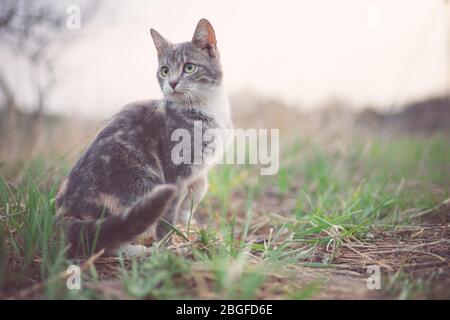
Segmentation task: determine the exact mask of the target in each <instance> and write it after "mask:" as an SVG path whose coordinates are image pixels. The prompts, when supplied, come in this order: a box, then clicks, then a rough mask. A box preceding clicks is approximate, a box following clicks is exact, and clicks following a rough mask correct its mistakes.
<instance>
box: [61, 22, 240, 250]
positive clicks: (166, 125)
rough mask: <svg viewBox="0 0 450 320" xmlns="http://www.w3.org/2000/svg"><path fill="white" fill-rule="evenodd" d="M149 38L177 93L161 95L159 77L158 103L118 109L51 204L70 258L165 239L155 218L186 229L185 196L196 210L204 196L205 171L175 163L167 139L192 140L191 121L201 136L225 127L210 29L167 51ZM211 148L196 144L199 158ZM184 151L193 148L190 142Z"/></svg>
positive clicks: (158, 39)
mask: <svg viewBox="0 0 450 320" xmlns="http://www.w3.org/2000/svg"><path fill="white" fill-rule="evenodd" d="M152 37H153V39H154V42H155V46H156V48H157V51H158V60H159V64H160V66H163V65H167V66H170V68H171V70H172V74H171V77H178V88H179V92H178V91H177V89H175V90H168V89H167V86H169V81H170V77H167V78H165V79H163V78H162V77H160V76H159V75H158V81H159V83H160V85H161V89H162V91H163V93H164V99H163V100H149V101H141V102H135V103H131V104H129V105H127V106H125V107H124V108H123V109H122V111H120V112H119V113H118V114H116V115H115V116H113V117H112V119H111V120H110V121H109V122H108V123H107V124H106V125H105V127H104V128H103V129H102V130H101V131H100V132H99V133H98V134H97V136H96V137H95V138H94V140H93V141H92V142H91V144H90V145H89V147H88V148H87V150H86V151H85V152H84V154H83V155H82V156H81V157H80V158H79V159H78V161H77V162H76V164H75V166H74V167H73V169H72V170H71V172H70V174H69V176H68V177H67V179H66V181H65V182H64V183H63V185H62V186H61V189H60V191H59V193H58V197H57V206H58V212H59V215H60V216H59V219H60V221H61V223H63V225H64V228H65V232H66V239H67V241H68V243H70V245H71V253H72V254H73V255H78V254H82V253H83V248H84V249H87V250H92V249H95V250H99V249H108V250H110V249H117V248H119V247H121V246H122V245H124V244H126V243H129V242H131V241H133V240H134V239H135V238H136V237H138V236H140V235H142V234H143V233H145V232H146V231H148V230H150V229H152V227H154V226H157V228H156V232H157V235H158V236H160V237H161V236H163V235H164V234H165V233H166V232H167V230H165V229H164V227H163V226H162V225H160V224H157V225H156V223H157V222H158V220H159V219H160V218H161V217H164V219H165V220H167V221H168V222H170V223H172V224H177V223H178V222H179V221H182V222H185V221H186V214H187V211H188V209H187V208H188V204H189V207H190V202H191V197H189V196H188V190H192V192H193V195H194V202H195V204H197V203H198V202H199V201H200V200H201V198H202V197H203V195H204V194H205V192H206V188H207V179H206V174H207V171H208V169H209V167H208V165H206V164H203V163H195V164H189V163H182V164H175V163H174V162H173V161H172V160H171V151H172V149H173V148H174V146H175V145H176V144H177V143H178V142H177V141H171V134H172V132H173V131H174V130H176V129H180V128H181V129H186V130H187V131H188V132H190V133H191V137H192V139H193V137H194V122H197V121H200V122H201V123H202V130H203V131H205V130H208V129H225V128H226V127H229V126H230V125H231V122H230V115H229V108H228V103H227V100H226V97H225V96H224V94H223V89H222V69H221V66H220V61H219V54H218V50H217V46H216V40H215V35H214V30H213V29H212V27H211V25H210V24H209V22H207V21H206V20H204V19H202V20H201V21H200V22H199V24H198V26H197V29H196V31H195V33H194V38H193V40H192V41H191V42H186V43H181V44H175V45H174V44H171V43H170V42H169V41H168V40H166V39H165V38H163V37H162V36H161V35H159V33H157V32H156V31H154V30H152ZM187 62H190V63H195V64H196V65H197V66H198V67H197V70H196V72H195V73H193V74H189V75H187V74H183V73H182V72H181V73H180V72H179V73H178V74H177V72H178V71H179V70H178V69H180V70H181V69H182V68H183V66H184V65H185V64H186V63H187ZM177 68H178V69H177ZM176 70H178V71H176ZM213 143H214V141H210V142H208V143H203V144H202V145H201V148H202V150H200V152H201V154H205V152H206V150H207V149H208V150H210V147H211V144H213ZM191 146H192V148H195V146H196V144H195V143H193V141H192V143H191ZM196 153H197V152H195V151H194V149H192V150H191V154H192V155H194V154H196ZM94 246H95V248H93V247H94ZM84 253H85V252H84Z"/></svg>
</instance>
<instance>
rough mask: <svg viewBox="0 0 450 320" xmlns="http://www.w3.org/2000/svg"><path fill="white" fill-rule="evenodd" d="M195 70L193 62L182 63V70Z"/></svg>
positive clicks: (189, 71) (190, 71)
mask: <svg viewBox="0 0 450 320" xmlns="http://www.w3.org/2000/svg"><path fill="white" fill-rule="evenodd" d="M196 70H197V66H196V65H195V64H193V63H190V62H188V63H186V64H185V65H184V72H186V73H188V74H190V73H194V72H195V71H196Z"/></svg>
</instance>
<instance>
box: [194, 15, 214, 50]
mask: <svg viewBox="0 0 450 320" xmlns="http://www.w3.org/2000/svg"><path fill="white" fill-rule="evenodd" d="M192 43H193V44H194V46H196V47H197V48H199V49H200V50H208V53H209V54H210V55H211V54H216V51H217V40H216V34H215V32H214V29H213V27H212V25H211V23H209V21H208V20H206V19H200V21H199V22H198V23H197V27H196V28H195V32H194V36H193V37H192Z"/></svg>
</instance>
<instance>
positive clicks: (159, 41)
mask: <svg viewBox="0 0 450 320" xmlns="http://www.w3.org/2000/svg"><path fill="white" fill-rule="evenodd" d="M150 34H151V35H152V38H153V42H154V44H155V47H156V51H157V52H158V56H160V55H161V54H162V53H163V52H164V51H165V50H166V49H167V48H168V47H170V46H171V45H172V44H171V43H170V41H169V40H167V39H166V38H164V37H163V36H162V35H160V34H159V32H158V31H156V30H155V29H150Z"/></svg>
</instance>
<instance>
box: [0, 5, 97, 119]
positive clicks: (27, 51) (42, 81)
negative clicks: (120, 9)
mask: <svg viewBox="0 0 450 320" xmlns="http://www.w3.org/2000/svg"><path fill="white" fill-rule="evenodd" d="M78 2H80V1H78ZM97 8H98V5H97V2H96V1H90V2H89V3H87V2H86V3H83V15H82V22H83V26H84V25H85V24H86V23H87V22H89V21H90V20H91V18H92V17H94V15H95V12H96V11H97ZM66 10H67V7H66V6H64V4H63V3H61V2H59V1H58V2H57V1H50V0H2V1H1V7H0V50H2V51H3V52H4V53H6V54H9V55H10V56H13V57H14V63H17V64H19V63H21V62H22V63H24V64H25V65H26V67H25V68H21V69H20V72H21V77H25V78H27V81H29V83H30V87H31V90H32V99H31V101H32V102H31V103H30V104H31V105H29V106H23V105H19V102H18V99H17V98H16V97H17V96H18V95H20V94H23V92H22V91H23V88H15V87H13V84H12V82H13V79H12V78H13V77H15V76H17V74H16V72H17V71H18V70H14V73H15V74H11V72H9V73H8V72H7V70H10V68H11V66H8V65H6V64H1V65H0V93H1V95H2V96H3V100H4V106H5V111H6V113H7V114H11V113H17V112H18V111H20V110H23V109H28V110H31V111H32V113H33V114H34V115H37V116H39V115H41V114H42V112H43V110H44V107H45V105H46V102H47V101H48V98H49V96H50V94H51V92H52V90H53V88H54V86H55V84H56V73H55V62H56V61H57V56H60V55H61V54H63V52H64V50H62V46H63V45H66V44H67V43H68V42H69V41H72V40H73V39H74V38H75V37H76V36H77V35H79V33H78V32H71V30H69V29H68V28H67V27H66V23H67V19H68V17H69V15H68V14H67V12H66ZM10 60H11V59H10ZM7 68H9V69H7ZM23 72H25V73H26V74H25V75H24V74H23ZM8 76H9V77H8ZM21 80H22V78H21ZM59 80H60V79H59ZM59 80H58V81H59Z"/></svg>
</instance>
